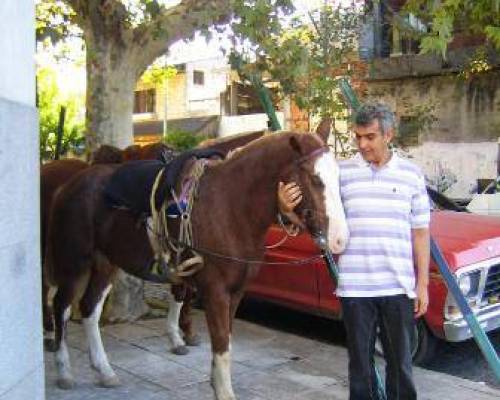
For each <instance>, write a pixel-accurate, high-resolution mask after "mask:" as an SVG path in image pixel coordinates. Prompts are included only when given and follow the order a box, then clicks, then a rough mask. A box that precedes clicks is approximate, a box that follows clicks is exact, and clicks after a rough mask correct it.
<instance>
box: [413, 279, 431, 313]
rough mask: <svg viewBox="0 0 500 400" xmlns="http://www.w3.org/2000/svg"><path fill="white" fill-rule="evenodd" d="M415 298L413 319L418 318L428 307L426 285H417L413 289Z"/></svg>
mask: <svg viewBox="0 0 500 400" xmlns="http://www.w3.org/2000/svg"><path fill="white" fill-rule="evenodd" d="M415 291H416V295H417V297H416V298H415V307H414V311H415V318H420V317H421V316H422V315H424V314H425V313H426V312H427V307H428V306H429V292H428V290H427V285H421V284H417V287H416V289H415Z"/></svg>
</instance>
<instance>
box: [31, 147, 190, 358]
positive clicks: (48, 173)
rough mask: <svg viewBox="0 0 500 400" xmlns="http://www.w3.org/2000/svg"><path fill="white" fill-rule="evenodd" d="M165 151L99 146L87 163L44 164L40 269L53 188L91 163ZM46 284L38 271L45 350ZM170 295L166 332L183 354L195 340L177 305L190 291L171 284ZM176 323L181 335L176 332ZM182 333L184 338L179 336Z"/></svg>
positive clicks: (49, 329) (49, 322)
mask: <svg viewBox="0 0 500 400" xmlns="http://www.w3.org/2000/svg"><path fill="white" fill-rule="evenodd" d="M165 151H169V152H172V151H173V150H172V149H171V148H169V147H168V146H166V145H164V144H162V143H152V144H148V145H146V146H137V145H132V146H129V147H127V148H126V149H124V150H120V149H118V148H116V147H114V146H109V145H102V146H101V147H99V148H98V149H97V150H96V151H95V152H94V153H93V154H92V155H91V164H88V163H86V162H84V161H81V160H78V159H62V160H55V161H52V162H49V163H46V164H44V165H42V166H41V169H40V215H41V252H42V268H43V265H44V260H45V249H46V237H47V230H48V226H49V216H50V210H51V207H52V204H53V200H54V196H55V195H56V193H57V191H58V190H59V189H60V188H61V187H62V186H63V185H64V184H66V183H68V182H69V181H70V180H71V179H72V178H73V177H75V176H76V175H77V174H78V173H79V172H81V171H83V170H84V169H87V168H88V167H89V166H90V165H94V164H118V163H122V162H126V161H131V160H152V159H159V158H160V157H161V156H162V154H163V153H164V152H165ZM49 291H50V287H49V285H47V282H46V279H44V274H42V314H43V326H44V330H45V334H46V336H47V339H46V346H47V349H49V350H50V349H51V348H52V347H53V343H52V342H53V340H51V337H52V336H53V332H54V326H53V316H52V310H51V309H50V306H49V298H50V294H49ZM171 291H172V295H171V296H170V297H169V315H168V317H167V334H168V337H169V338H170V342H171V346H172V347H171V348H172V352H174V353H175V354H186V353H187V348H186V347H185V344H189V345H196V344H197V343H198V342H199V339H198V337H197V335H195V333H194V332H193V329H192V324H191V319H190V317H189V311H190V308H189V306H186V307H184V308H181V305H182V303H183V301H184V300H187V302H186V304H189V301H190V299H191V297H192V295H193V294H192V291H190V290H189V288H185V287H184V286H182V285H181V286H173V287H172V288H171ZM179 325H180V328H181V329H182V331H183V335H181V334H180V332H179ZM183 336H184V338H183Z"/></svg>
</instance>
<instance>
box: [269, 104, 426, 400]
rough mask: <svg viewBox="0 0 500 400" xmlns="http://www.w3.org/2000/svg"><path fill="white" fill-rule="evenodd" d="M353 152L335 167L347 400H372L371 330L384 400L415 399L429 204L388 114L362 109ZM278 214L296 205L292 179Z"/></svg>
mask: <svg viewBox="0 0 500 400" xmlns="http://www.w3.org/2000/svg"><path fill="white" fill-rule="evenodd" d="M354 133H355V139H356V143H357V146H358V149H359V153H358V154H357V155H356V156H355V157H353V158H351V159H350V160H346V161H342V162H340V190H341V197H342V201H343V204H344V209H345V212H346V217H347V223H348V227H349V232H350V238H349V242H348V244H347V247H346V249H345V251H344V253H343V254H342V255H341V256H340V259H339V282H338V287H337V291H336V293H337V296H338V297H340V300H341V304H342V310H343V320H344V324H345V328H346V332H347V340H348V343H347V345H348V352H349V388H350V399H351V400H364V399H378V394H377V384H376V377H375V370H374V362H373V354H374V348H375V339H376V333H377V327H378V328H379V329H380V333H381V339H382V345H383V349H384V354H385V358H386V361H387V369H386V393H387V398H388V399H389V400H396V399H397V400H412V399H416V397H417V396H416V390H415V386H414V384H413V379H412V359H411V343H412V340H413V334H414V331H413V329H414V323H415V319H416V318H419V317H421V316H422V315H423V314H424V313H425V312H426V311H427V305H428V292H427V286H428V282H429V270H428V269H429V230H428V226H429V219H430V213H429V201H428V198H427V193H426V188H425V183H424V177H423V175H422V173H421V172H420V170H419V168H418V167H417V166H415V165H414V164H412V163H411V162H409V161H407V160H404V159H402V158H400V157H399V156H398V155H397V154H396V153H394V152H392V151H391V150H390V148H389V143H390V142H391V140H392V139H393V137H394V114H393V113H392V112H391V111H390V110H389V108H388V107H387V106H385V105H383V104H374V105H364V106H362V107H361V109H360V110H359V112H358V113H357V115H356V117H355V120H354ZM278 198H279V203H280V210H281V212H283V213H287V212H291V211H292V210H293V208H294V207H295V206H296V205H297V204H298V203H300V200H301V193H300V188H298V187H297V185H295V184H294V183H293V182H292V183H289V184H286V185H285V184H280V186H279V188H278Z"/></svg>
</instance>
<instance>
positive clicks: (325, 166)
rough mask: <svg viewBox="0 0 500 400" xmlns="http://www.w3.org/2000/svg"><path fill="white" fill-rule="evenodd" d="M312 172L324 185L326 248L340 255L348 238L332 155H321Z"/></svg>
mask: <svg viewBox="0 0 500 400" xmlns="http://www.w3.org/2000/svg"><path fill="white" fill-rule="evenodd" d="M314 170H315V172H316V175H318V176H319V177H320V178H321V180H322V181H323V184H324V185H325V192H324V195H325V210H326V215H327V217H328V238H327V239H328V247H329V248H330V250H332V251H333V252H334V253H337V254H338V253H342V252H343V251H344V249H345V246H346V244H347V240H348V238H349V231H348V229H347V222H346V219H345V213H344V207H343V206H342V202H341V200H340V179H339V178H340V171H339V167H338V165H337V163H336V162H335V158H334V157H333V154H331V153H330V152H328V153H325V154H323V155H321V156H320V157H319V158H318V159H317V160H316V162H315V164H314Z"/></svg>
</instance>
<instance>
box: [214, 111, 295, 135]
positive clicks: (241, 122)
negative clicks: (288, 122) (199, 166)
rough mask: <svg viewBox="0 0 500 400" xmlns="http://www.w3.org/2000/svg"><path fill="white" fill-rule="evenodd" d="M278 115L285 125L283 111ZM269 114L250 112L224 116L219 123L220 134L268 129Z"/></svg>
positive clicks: (282, 124) (281, 122)
mask: <svg viewBox="0 0 500 400" xmlns="http://www.w3.org/2000/svg"><path fill="white" fill-rule="evenodd" d="M276 116H277V117H278V121H279V123H280V124H281V126H285V121H284V119H285V118H284V116H283V113H282V112H277V113H276ZM267 121H268V117H267V114H248V115H231V116H227V115H225V116H222V117H221V119H220V125H219V136H220V137H225V136H231V135H236V134H238V133H245V132H255V131H263V130H267V129H268V126H267Z"/></svg>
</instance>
